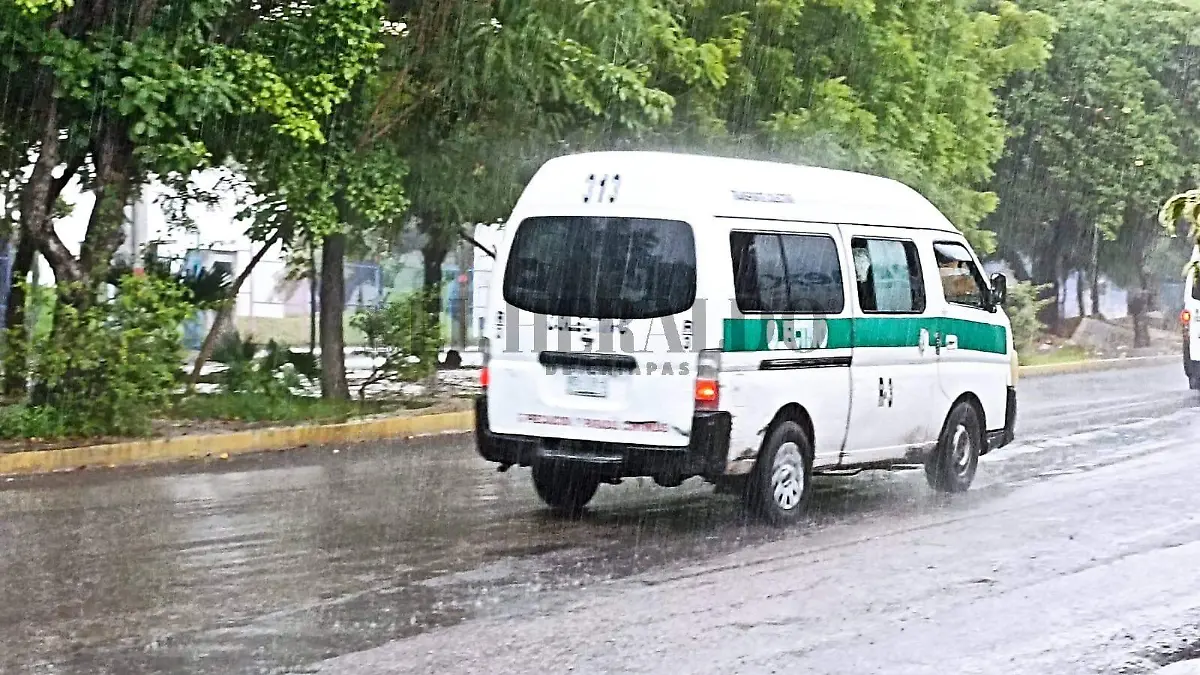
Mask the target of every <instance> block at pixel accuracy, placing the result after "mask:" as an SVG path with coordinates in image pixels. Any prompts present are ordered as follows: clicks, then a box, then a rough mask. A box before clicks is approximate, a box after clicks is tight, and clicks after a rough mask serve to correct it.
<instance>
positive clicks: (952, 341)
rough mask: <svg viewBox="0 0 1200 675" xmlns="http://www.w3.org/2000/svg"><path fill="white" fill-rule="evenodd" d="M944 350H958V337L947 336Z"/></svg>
mask: <svg viewBox="0 0 1200 675" xmlns="http://www.w3.org/2000/svg"><path fill="white" fill-rule="evenodd" d="M946 349H958V336H957V335H947V336H946Z"/></svg>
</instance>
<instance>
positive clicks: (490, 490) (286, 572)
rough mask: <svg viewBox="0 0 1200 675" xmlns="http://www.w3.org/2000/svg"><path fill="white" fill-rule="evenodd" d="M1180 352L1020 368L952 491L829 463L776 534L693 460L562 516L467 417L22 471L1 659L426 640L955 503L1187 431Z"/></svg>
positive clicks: (871, 528) (193, 662) (7, 662)
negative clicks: (973, 472) (409, 433)
mask: <svg viewBox="0 0 1200 675" xmlns="http://www.w3.org/2000/svg"><path fill="white" fill-rule="evenodd" d="M1179 371H1180V369H1179V368H1176V367H1166V368H1152V369H1143V370H1136V371H1116V372H1110V373H1101V374H1091V375H1078V376H1063V377H1052V378H1039V379H1036V380H1033V379H1031V380H1027V381H1025V382H1023V383H1022V386H1021V390H1020V395H1021V421H1020V427H1019V435H1020V437H1021V442H1020V443H1018V444H1017V445H1015V446H1013V447H1012V448H1007V449H1005V450H1001V451H999V452H998V453H996V454H995V455H992V456H989V457H988V458H986V459H987V461H986V462H985V463H984V464H983V466H982V468H981V470H980V474H979V479H978V483H977V485H978V487H977V488H976V489H973V490H972V492H971V493H969V494H968V495H966V496H964V498H963V499H959V500H946V499H945V498H942V497H939V496H937V495H934V494H932V493H931V492H930V491H929V490H928V489H927V488H926V487H925V484H924V480H923V478H922V477H921V476H920V475H919V473H895V474H884V473H864V474H862V475H860V476H859V477H856V478H853V479H845V478H837V479H834V478H827V479H821V480H820V481H819V482H818V484H817V489H818V492H817V495H816V498H815V503H814V505H813V510H812V515H811V518H810V522H809V523H808V524H807V525H806V526H804V527H800V528H795V529H792V530H788V531H783V532H778V531H772V530H769V529H766V528H763V527H761V526H758V525H756V524H753V523H747V522H746V521H744V519H743V516H742V513H741V510H740V508H739V506H738V503H737V500H736V499H735V498H733V497H729V496H717V495H714V494H713V493H712V490H711V488H709V487H706V486H704V485H703V484H702V483H700V482H699V481H691V482H689V483H687V484H686V485H685V486H684V487H682V488H677V489H663V488H659V487H657V486H654V485H653V483H652V482H650V481H627V482H626V484H624V485H622V486H619V487H605V488H602V489H601V492H600V495H599V496H598V498H597V500H596V501H595V502H594V504H593V507H592V509H591V513H590V514H589V515H588V516H587V517H586V518H585V519H584V520H583V521H581V522H566V521H561V520H557V519H555V518H553V517H551V516H549V515H548V514H547V513H546V512H545V511H544V510H543V509H542V507H541V505H540V503H539V502H538V501H537V499H536V497H535V496H534V494H533V491H532V489H531V487H530V486H529V479H528V472H527V471H520V470H513V471H511V472H509V473H507V474H498V473H496V472H495V471H494V470H493V469H492V468H491V467H490V466H489V465H487V464H486V463H484V462H483V461H482V460H480V459H478V458H477V457H476V456H475V454H474V451H473V449H472V448H471V447H470V445H469V443H466V442H463V441H462V440H461V439H458V440H448V439H442V440H430V441H427V442H425V443H423V444H422V445H420V446H417V447H412V446H407V447H399V446H390V447H389V446H378V447H353V448H343V449H341V451H340V452H338V453H336V454H335V453H334V452H333V451H332V450H331V449H324V450H304V451H296V452H293V453H286V454H275V455H266V456H258V457H251V458H242V459H238V460H235V461H232V462H229V463H225V464H222V465H219V466H217V465H210V466H175V467H158V468H153V469H139V470H122V471H111V472H88V473H82V474H77V475H66V476H53V477H40V478H22V479H16V480H12V481H9V482H8V483H6V484H4V485H3V487H0V514H2V516H0V672H46V673H50V672H55V673H96V672H113V673H136V672H189V673H196V672H202V673H242V672H287V671H289V670H295V669H302V668H305V667H309V666H311V665H312V664H314V663H317V662H320V661H322V660H324V659H328V658H331V657H335V656H339V655H344V654H352V653H354V652H361V651H364V650H370V649H372V648H375V647H378V646H380V645H383V644H384V643H386V642H388V641H389V640H402V642H400V643H397V646H402V645H404V644H405V642H404V641H403V640H404V639H405V638H415V637H416V636H420V640H423V641H424V642H421V643H420V644H421V646H422V648H425V647H426V646H429V645H432V644H436V643H437V640H438V639H439V636H440V635H441V633H440V632H439V631H438V630H437V629H439V628H446V627H450V626H455V625H459V624H462V622H464V621H466V622H467V624H465V625H462V626H460V628H466V627H469V626H470V625H471V623H472V622H485V623H486V622H491V623H492V624H495V623H499V625H506V624H511V625H513V626H516V625H520V624H522V623H523V622H524V621H525V620H526V618H528V617H538V616H542V615H545V614H547V613H553V612H555V611H558V610H559V609H560V608H561V607H562V606H563V605H564V603H570V602H576V601H583V600H585V599H588V600H593V599H596V598H601V599H603V598H605V597H607V596H611V595H613V594H618V593H622V592H625V590H623V589H624V588H625V586H624V585H623V584H627V583H628V582H627V581H626V580H627V579H628V578H629V577H631V575H641V577H640V578H643V581H645V579H644V578H645V576H646V575H647V574H649V575H666V577H670V576H671V575H676V574H680V573H682V572H681V571H682V570H684V569H686V568H690V567H691V566H694V565H698V564H700V565H703V564H705V563H706V561H708V562H713V564H718V565H719V564H723V563H720V562H719V561H722V560H726V558H727V556H728V555H732V556H734V557H735V558H736V557H737V556H739V555H741V556H745V555H756V554H755V553H754V552H755V551H761V550H767V549H770V548H771V547H773V546H774V547H779V546H783V547H800V548H801V549H804V547H806V546H810V545H812V546H816V545H818V544H819V543H820V542H823V541H825V540H826V539H827V538H830V537H835V538H842V537H846V538H853V537H855V536H858V535H862V536H868V535H869V534H870V533H872V532H876V531H878V528H881V527H889V528H892V529H896V528H901V529H902V528H905V527H908V526H910V525H912V526H916V525H918V524H921V523H925V522H927V521H929V520H930V519H946V518H952V517H954V515H955V514H956V513H957V512H958V511H959V510H961V509H964V508H970V509H974V508H988V506H987V505H988V504H990V503H992V502H991V501H990V500H999V499H1002V498H1006V497H1010V496H1011V495H1012V494H1013V493H1014V492H1018V491H1021V490H1034V489H1040V490H1045V489H1046V485H1047V483H1046V482H1045V481H1048V480H1049V481H1053V480H1054V479H1055V477H1061V476H1066V477H1070V476H1071V475H1084V474H1087V472H1089V471H1099V470H1101V469H1103V468H1105V467H1109V466H1112V465H1114V464H1117V463H1121V462H1132V463H1136V462H1138V461H1145V458H1146V457H1148V456H1152V455H1155V454H1156V453H1164V452H1170V453H1179V452H1182V451H1180V450H1179V448H1180V447H1183V446H1186V445H1187V444H1188V442H1189V440H1190V443H1191V445H1192V446H1197V447H1200V423H1198V421H1197V420H1198V419H1200V417H1198V416H1200V412H1197V410H1196V409H1195V406H1197V405H1198V404H1200V403H1198V400H1197V398H1196V397H1195V396H1194V395H1193V394H1192V393H1191V392H1188V391H1186V388H1185V386H1184V384H1183V380H1182V376H1181V374H1180V372H1179ZM1189 434H1190V436H1189ZM1181 443H1182V446H1181V445H1180V444H1181ZM1172 456H1173V455H1172ZM1192 465H1193V467H1194V463H1193V464H1192ZM1198 501H1200V498H1198ZM1194 506H1200V504H1195V505H1194ZM993 534H994V533H993ZM963 544H964V545H970V542H969V541H968V542H963ZM805 550H807V549H805ZM714 561H715V562H714ZM646 583H649V582H646ZM1198 606H1200V603H1198ZM431 631H432V632H431ZM430 641H433V642H430ZM414 644H416V643H414ZM485 647H486V645H485V646H481V647H480V648H479V651H480V652H481V653H486V652H487V649H486V648H485ZM414 648H415V647H414ZM385 649H386V648H385ZM371 653H372V652H370V651H368V652H367V655H369V654H371ZM363 658H367V656H366V655H364V656H363ZM339 663H342V662H338V661H335V662H333V663H331V664H330V667H331V668H334V669H335V670H336V669H337V668H339V667H344V668H350V666H349V665H344V666H339V665H338V664H339ZM346 663H347V664H351V665H352V662H350V661H347V662H346ZM366 663H367V662H364V665H362V668H363V670H362V672H374V671H375V666H373V665H368V664H366ZM481 663H482V662H481ZM493 665H495V664H493ZM497 667H499V666H497ZM430 668H434V666H433V665H430ZM438 668H441V669H440V670H439V669H438ZM472 668H474V666H472ZM479 668H480V669H479V670H478V671H472V672H502V669H501V670H494V671H489V670H488V668H487V667H486V666H479ZM639 668H641V666H639ZM352 670H353V668H350V670H348V671H347V672H351V671H352ZM470 670H471V669H469V668H468V669H466V670H465V671H464V672H466V671H470ZM549 670H550V671H554V672H557V671H556V670H555V669H554V668H553V667H550V668H549ZM749 670H753V671H754V672H758V671H757V670H755V669H754V668H750V669H749ZM339 672H340V671H339ZM398 672H450V671H449V670H445V665H444V664H443V665H441V666H438V667H437V668H434V669H433V670H421V669H419V668H418V669H415V670H411V671H409V670H404V671H398ZM503 672H509V671H503ZM512 672H517V671H512ZM592 672H605V671H604V670H603V669H601V670H593V671H592ZM763 672H766V671H763Z"/></svg>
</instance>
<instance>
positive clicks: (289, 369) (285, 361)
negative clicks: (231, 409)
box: [212, 331, 318, 399]
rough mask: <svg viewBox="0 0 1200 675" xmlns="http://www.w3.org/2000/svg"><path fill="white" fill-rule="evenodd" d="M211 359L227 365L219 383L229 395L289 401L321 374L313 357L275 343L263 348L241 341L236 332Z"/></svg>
mask: <svg viewBox="0 0 1200 675" xmlns="http://www.w3.org/2000/svg"><path fill="white" fill-rule="evenodd" d="M260 351H261V352H263V353H262V355H259V352H260ZM212 360H213V361H215V362H217V363H221V364H224V365H225V370H224V371H223V372H222V373H221V374H220V375H218V377H217V382H218V384H219V385H220V386H221V389H222V391H223V392H224V393H226V394H251V395H255V396H262V397H265V398H270V399H281V398H287V397H290V396H293V395H295V393H296V390H297V389H299V388H300V387H302V386H303V385H304V380H308V381H310V382H311V381H314V380H316V379H317V375H318V370H317V362H316V359H314V358H313V355H312V354H308V353H301V352H293V351H292V350H290V349H288V348H287V347H285V346H283V345H281V344H279V343H278V342H276V341H274V340H270V341H268V342H267V343H266V344H265V345H260V344H258V343H256V342H254V340H253V339H252V338H245V339H242V338H241V337H240V336H239V335H238V333H237V331H229V332H228V333H226V334H225V335H224V336H223V337H222V338H221V341H220V342H218V343H217V347H216V349H214V350H213V356H212Z"/></svg>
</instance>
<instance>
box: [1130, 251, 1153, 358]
mask: <svg viewBox="0 0 1200 675" xmlns="http://www.w3.org/2000/svg"><path fill="white" fill-rule="evenodd" d="M1130 297H1131V298H1132V300H1130V303H1129V305H1130V306H1129V309H1130V313H1131V314H1132V315H1133V346H1134V348H1135V349H1144V348H1146V347H1149V346H1150V322H1149V319H1148V318H1147V317H1146V314H1147V313H1148V312H1150V310H1151V309H1152V305H1153V300H1154V299H1153V296H1152V294H1151V292H1150V280H1149V278H1148V276H1147V274H1146V270H1145V269H1141V270H1139V271H1138V289H1137V290H1136V291H1135V292H1134V293H1131V294H1130Z"/></svg>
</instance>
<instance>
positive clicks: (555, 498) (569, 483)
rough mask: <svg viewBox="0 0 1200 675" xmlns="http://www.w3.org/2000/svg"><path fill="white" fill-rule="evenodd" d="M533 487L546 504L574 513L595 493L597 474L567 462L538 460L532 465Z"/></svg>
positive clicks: (558, 509) (580, 510) (573, 514)
mask: <svg viewBox="0 0 1200 675" xmlns="http://www.w3.org/2000/svg"><path fill="white" fill-rule="evenodd" d="M533 487H534V489H535V490H537V493H538V496H539V497H541V498H542V501H543V502H546V504H547V505H548V506H550V508H552V509H554V510H555V511H560V512H562V513H564V514H566V515H570V516H578V515H579V514H580V513H582V512H583V507H585V506H587V503H588V502H590V501H591V500H592V497H594V496H596V490H597V489H598V488H599V487H600V477H599V476H597V475H596V474H595V473H592V472H590V471H587V470H586V469H582V468H580V467H577V466H571V465H570V464H563V463H559V462H538V463H535V464H534V465H533Z"/></svg>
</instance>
